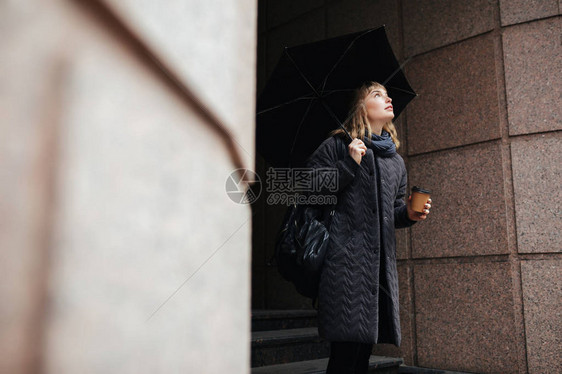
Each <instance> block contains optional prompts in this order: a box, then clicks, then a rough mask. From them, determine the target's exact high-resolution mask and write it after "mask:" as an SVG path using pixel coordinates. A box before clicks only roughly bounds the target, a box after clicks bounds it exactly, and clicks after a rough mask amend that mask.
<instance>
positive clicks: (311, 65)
mask: <svg viewBox="0 0 562 374" xmlns="http://www.w3.org/2000/svg"><path fill="white" fill-rule="evenodd" d="M406 62H407V61H406ZM403 65H405V63H404V64H403ZM403 65H402V66H403ZM402 66H400V65H399V64H398V61H397V60H396V57H395V55H394V52H393V51H392V48H391V46H390V43H389V42H388V38H387V36H386V32H385V27H384V25H383V26H381V27H379V28H376V29H368V30H364V31H360V32H356V33H352V34H347V35H342V36H339V37H336V38H331V39H325V40H322V41H318V42H314V43H308V44H303V45H299V46H295V47H290V48H285V50H284V51H283V55H282V56H281V58H280V59H279V61H278V63H277V65H276V67H275V69H274V70H273V72H272V74H271V76H270V78H269V80H268V82H267V84H266V86H265V88H264V89H263V91H262V93H261V94H260V96H259V97H258V100H257V108H256V109H257V115H256V146H257V150H258V152H259V153H260V154H261V155H262V156H263V157H264V158H265V159H266V160H267V161H268V162H269V163H270V164H271V165H272V166H275V167H297V166H302V165H304V162H305V161H306V159H307V157H308V156H309V155H311V154H312V153H313V152H314V150H315V149H316V148H317V147H318V146H319V145H320V144H321V143H322V141H324V140H325V139H326V137H327V136H328V133H329V132H330V131H331V130H334V129H335V128H337V127H338V126H341V125H342V124H343V123H344V122H345V121H346V119H347V118H348V115H349V110H350V107H351V104H352V100H353V97H354V92H355V90H356V89H357V88H358V87H360V86H361V85H362V84H363V83H365V82H368V81H376V82H379V83H382V84H383V85H384V86H385V87H386V89H387V91H388V95H389V96H390V97H391V98H392V105H393V107H394V118H395V119H396V118H397V117H398V116H399V115H400V113H401V112H402V111H403V110H404V108H405V107H406V105H407V104H408V103H409V102H410V101H411V100H412V99H413V98H414V97H415V96H416V93H415V92H414V91H413V90H412V88H411V87H410V84H409V83H408V81H407V80H406V77H405V76H404V73H403V71H402ZM348 135H349V134H348ZM349 141H351V139H349Z"/></svg>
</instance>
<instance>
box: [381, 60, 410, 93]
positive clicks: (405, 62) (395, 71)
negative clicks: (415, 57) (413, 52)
mask: <svg viewBox="0 0 562 374" xmlns="http://www.w3.org/2000/svg"><path fill="white" fill-rule="evenodd" d="M411 59H412V57H409V58H408V59H407V60H406V61H404V62H403V63H402V65H400V66H398V68H397V69H396V70H394V72H393V73H392V74H391V75H390V77H388V78H386V79H385V81H384V82H383V84H382V85H383V86H386V84H387V83H388V81H390V80H391V79H392V78H393V77H394V76H395V75H396V73H398V72H399V71H401V70H402V68H403V67H404V65H406V64H407V63H408V62H410V60H411Z"/></svg>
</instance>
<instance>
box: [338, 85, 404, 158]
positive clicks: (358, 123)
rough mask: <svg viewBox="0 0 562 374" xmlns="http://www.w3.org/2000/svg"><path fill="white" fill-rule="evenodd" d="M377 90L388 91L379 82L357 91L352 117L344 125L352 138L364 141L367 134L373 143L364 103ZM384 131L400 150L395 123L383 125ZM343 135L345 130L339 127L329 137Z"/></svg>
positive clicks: (363, 86)
mask: <svg viewBox="0 0 562 374" xmlns="http://www.w3.org/2000/svg"><path fill="white" fill-rule="evenodd" d="M375 89H382V90H384V91H386V88H385V87H384V86H383V85H382V84H380V83H378V82H367V83H364V84H363V85H362V86H361V87H359V88H358V89H357V90H356V91H355V98H354V100H353V103H352V106H351V109H350V112H349V113H351V117H350V118H349V120H348V121H347V122H346V123H344V124H343V126H344V127H345V128H346V130H347V131H348V132H349V133H350V135H351V137H352V138H359V139H361V140H363V138H362V136H361V135H362V134H365V133H367V135H366V136H367V138H368V139H369V140H368V142H370V141H371V134H372V131H371V125H370V123H369V119H368V118H367V108H366V107H365V104H364V102H365V98H366V97H367V95H368V94H369V93H370V92H371V91H373V90H375ZM382 129H383V130H385V131H387V132H388V133H389V134H390V137H391V138H392V141H393V142H394V144H395V145H396V149H398V148H399V147H400V140H398V133H397V132H396V127H395V126H394V123H392V121H388V122H387V123H385V124H384V125H383V128H382ZM343 133H344V131H343V129H342V128H341V127H338V128H337V129H335V130H332V131H330V134H329V136H333V135H336V134H343Z"/></svg>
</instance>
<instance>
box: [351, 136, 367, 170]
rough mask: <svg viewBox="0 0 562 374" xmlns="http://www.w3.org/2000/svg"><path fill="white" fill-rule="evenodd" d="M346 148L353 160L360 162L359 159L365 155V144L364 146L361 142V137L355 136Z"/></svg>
mask: <svg viewBox="0 0 562 374" xmlns="http://www.w3.org/2000/svg"><path fill="white" fill-rule="evenodd" d="M348 148H349V155H350V156H351V157H352V158H353V159H354V160H355V162H357V163H358V164H361V159H362V158H363V156H364V155H365V152H367V146H365V143H363V141H362V140H361V139H359V138H355V139H353V141H352V142H351V143H349V146H348Z"/></svg>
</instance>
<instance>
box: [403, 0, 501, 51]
mask: <svg viewBox="0 0 562 374" xmlns="http://www.w3.org/2000/svg"><path fill="white" fill-rule="evenodd" d="M492 7H493V4H492V3H491V2H490V1H487V0H473V1H448V0H423V1H402V19H403V25H404V26H403V27H404V49H405V55H406V56H412V55H417V54H420V53H424V52H427V51H430V50H433V49H436V48H439V47H442V46H444V45H448V44H451V43H455V42H458V41H460V40H463V39H467V38H469V37H472V36H475V35H478V34H482V33H484V32H487V31H490V30H492V29H493V28H494V18H493V14H494V13H493V9H492Z"/></svg>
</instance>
